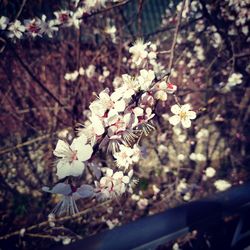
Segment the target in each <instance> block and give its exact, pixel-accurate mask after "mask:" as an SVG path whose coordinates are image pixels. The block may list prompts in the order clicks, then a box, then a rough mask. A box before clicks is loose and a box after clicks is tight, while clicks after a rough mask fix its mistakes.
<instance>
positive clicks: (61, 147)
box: [53, 140, 70, 157]
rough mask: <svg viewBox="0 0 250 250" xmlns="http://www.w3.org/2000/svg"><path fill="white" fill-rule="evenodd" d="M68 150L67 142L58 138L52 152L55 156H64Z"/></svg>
mask: <svg viewBox="0 0 250 250" xmlns="http://www.w3.org/2000/svg"><path fill="white" fill-rule="evenodd" d="M69 152H70V148H69V144H68V143H67V142H65V141H63V140H58V142H57V144H56V148H55V150H54V152H53V154H54V155H55V156H57V157H65V156H66V155H67V154H68V153H69Z"/></svg>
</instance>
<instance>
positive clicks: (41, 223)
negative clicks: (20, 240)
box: [0, 200, 111, 240]
mask: <svg viewBox="0 0 250 250" xmlns="http://www.w3.org/2000/svg"><path fill="white" fill-rule="evenodd" d="M110 202H111V200H108V201H105V202H103V203H100V204H98V205H96V206H95V208H99V207H101V206H106V205H108V204H109V203H110ZM92 210H93V207H89V208H87V209H85V210H83V211H81V212H79V213H77V214H74V215H68V216H64V217H61V218H58V219H55V221H54V222H62V221H66V220H69V219H75V218H78V217H80V216H81V215H83V214H86V213H88V212H90V211H92ZM49 223H50V221H48V220H46V221H43V222H40V223H38V224H35V225H32V226H30V227H27V228H26V232H28V231H32V230H34V229H37V228H41V227H44V226H47V225H49ZM17 235H20V230H17V231H14V232H12V233H8V234H6V235H3V236H0V240H6V239H8V238H10V237H13V236H17ZM24 235H25V234H24Z"/></svg>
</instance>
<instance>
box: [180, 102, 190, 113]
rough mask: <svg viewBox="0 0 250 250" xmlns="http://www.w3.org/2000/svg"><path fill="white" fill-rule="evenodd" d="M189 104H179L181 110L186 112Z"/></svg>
mask: <svg viewBox="0 0 250 250" xmlns="http://www.w3.org/2000/svg"><path fill="white" fill-rule="evenodd" d="M190 108H191V106H190V104H188V103H187V104H184V105H183V106H181V111H182V112H188V111H189V110H190Z"/></svg>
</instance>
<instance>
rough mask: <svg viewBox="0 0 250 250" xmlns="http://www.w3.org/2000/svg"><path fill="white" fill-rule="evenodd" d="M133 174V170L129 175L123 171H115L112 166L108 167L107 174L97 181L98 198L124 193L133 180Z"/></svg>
mask: <svg viewBox="0 0 250 250" xmlns="http://www.w3.org/2000/svg"><path fill="white" fill-rule="evenodd" d="M132 175H133V170H131V171H129V173H128V175H124V173H123V172H122V171H117V172H115V173H114V171H113V170H112V169H111V168H107V169H106V174H105V176H104V177H102V178H101V179H100V182H96V187H97V188H96V193H97V198H99V199H106V198H114V197H115V196H118V195H122V194H123V193H125V192H126V189H127V188H129V187H130V184H131V183H132V182H133V181H132V180H131V178H132Z"/></svg>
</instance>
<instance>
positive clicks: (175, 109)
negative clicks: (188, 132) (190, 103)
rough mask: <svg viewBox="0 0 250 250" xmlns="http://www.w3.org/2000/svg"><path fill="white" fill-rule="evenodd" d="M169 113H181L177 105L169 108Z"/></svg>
mask: <svg viewBox="0 0 250 250" xmlns="http://www.w3.org/2000/svg"><path fill="white" fill-rule="evenodd" d="M171 112H172V113H174V114H175V115H178V114H179V113H180V112H181V108H180V107H179V105H177V104H175V105H173V106H172V107H171Z"/></svg>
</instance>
